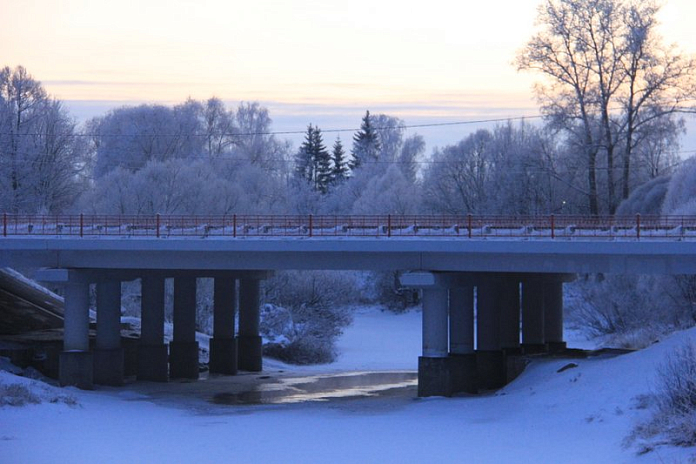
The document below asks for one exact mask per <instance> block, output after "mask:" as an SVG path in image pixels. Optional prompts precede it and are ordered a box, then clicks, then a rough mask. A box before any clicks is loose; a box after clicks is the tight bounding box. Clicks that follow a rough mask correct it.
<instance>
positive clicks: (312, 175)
mask: <svg viewBox="0 0 696 464" xmlns="http://www.w3.org/2000/svg"><path fill="white" fill-rule="evenodd" d="M295 176H296V177H297V178H298V179H301V180H303V181H305V182H307V183H308V184H310V185H311V186H312V188H313V189H314V190H317V191H319V192H321V193H326V192H327V191H328V188H329V183H330V181H331V155H330V154H329V152H328V150H327V149H326V146H325V145H324V140H323V136H322V135H321V129H319V127H315V126H313V125H312V124H310V125H309V126H307V133H306V134H305V140H304V142H302V145H301V146H300V149H299V150H298V152H297V154H296V155H295Z"/></svg>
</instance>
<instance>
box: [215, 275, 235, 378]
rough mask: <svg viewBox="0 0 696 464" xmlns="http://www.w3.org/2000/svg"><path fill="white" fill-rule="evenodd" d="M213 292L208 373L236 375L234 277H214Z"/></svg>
mask: <svg viewBox="0 0 696 464" xmlns="http://www.w3.org/2000/svg"><path fill="white" fill-rule="evenodd" d="M213 285H214V290H213V338H211V339H210V364H209V365H210V372H211V373H214V374H226V375H235V374H237V339H236V338H235V321H234V317H235V313H236V310H237V289H236V287H237V281H236V280H235V279H234V277H216V278H215V281H214V284H213Z"/></svg>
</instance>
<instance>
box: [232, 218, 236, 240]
mask: <svg viewBox="0 0 696 464" xmlns="http://www.w3.org/2000/svg"><path fill="white" fill-rule="evenodd" d="M232 237H234V238H237V215H236V214H233V215H232Z"/></svg>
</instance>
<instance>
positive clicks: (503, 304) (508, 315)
mask: <svg viewBox="0 0 696 464" xmlns="http://www.w3.org/2000/svg"><path fill="white" fill-rule="evenodd" d="M497 295H498V305H499V306H500V346H501V348H502V349H503V350H505V352H506V353H508V354H517V353H519V351H520V284H519V282H518V280H517V279H515V278H508V277H506V278H504V279H501V280H500V282H499V284H498V293H497Z"/></svg>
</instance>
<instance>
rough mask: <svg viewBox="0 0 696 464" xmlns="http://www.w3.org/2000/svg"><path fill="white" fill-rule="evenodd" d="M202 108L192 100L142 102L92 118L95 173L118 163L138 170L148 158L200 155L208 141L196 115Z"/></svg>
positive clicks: (158, 158)
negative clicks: (168, 102) (174, 103)
mask: <svg viewBox="0 0 696 464" xmlns="http://www.w3.org/2000/svg"><path fill="white" fill-rule="evenodd" d="M200 109H201V108H200V106H199V105H197V104H196V103H195V102H193V101H189V102H186V103H184V104H182V105H178V106H176V107H174V108H170V107H167V106H164V105H139V106H136V107H121V108H117V109H115V110H111V111H110V112H109V113H107V114H106V115H105V116H102V117H97V118H94V119H92V120H91V121H89V122H88V124H87V132H89V133H90V134H91V135H92V142H93V145H94V152H95V167H94V174H95V176H96V177H101V176H103V175H105V174H107V173H108V172H109V171H111V170H113V169H116V168H119V167H121V168H124V169H128V170H131V171H132V172H135V171H137V170H138V169H141V168H143V166H145V164H147V163H148V162H149V161H166V160H170V159H176V158H186V157H195V156H199V155H200V154H201V153H203V150H204V143H205V140H204V138H203V137H200V134H201V133H202V132H203V131H202V124H201V121H200V119H199V118H197V117H196V116H197V114H196V113H197V112H199V111H200ZM196 135H199V136H196Z"/></svg>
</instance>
